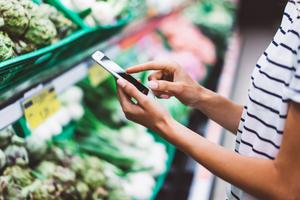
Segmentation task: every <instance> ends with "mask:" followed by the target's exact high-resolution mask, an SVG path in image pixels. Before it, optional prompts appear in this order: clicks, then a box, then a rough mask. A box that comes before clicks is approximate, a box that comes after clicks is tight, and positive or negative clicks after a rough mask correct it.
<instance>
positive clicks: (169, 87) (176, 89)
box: [148, 80, 182, 95]
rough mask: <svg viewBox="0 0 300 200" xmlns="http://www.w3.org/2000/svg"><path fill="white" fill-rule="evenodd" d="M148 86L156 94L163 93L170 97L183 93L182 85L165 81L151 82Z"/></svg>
mask: <svg viewBox="0 0 300 200" xmlns="http://www.w3.org/2000/svg"><path fill="white" fill-rule="evenodd" d="M148 86H149V88H150V89H151V90H153V91H154V92H161V93H163V94H168V95H175V94H177V93H180V91H182V85H181V84H180V83H177V82H170V81H164V80H157V81H149V83H148Z"/></svg>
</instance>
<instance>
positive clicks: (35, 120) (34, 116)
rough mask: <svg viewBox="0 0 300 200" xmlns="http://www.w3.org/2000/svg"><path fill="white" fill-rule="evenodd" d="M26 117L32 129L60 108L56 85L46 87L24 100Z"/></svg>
mask: <svg viewBox="0 0 300 200" xmlns="http://www.w3.org/2000/svg"><path fill="white" fill-rule="evenodd" d="M23 109H24V114H25V118H26V120H27V122H28V124H29V127H30V128H31V129H35V128H37V127H38V126H39V125H41V124H42V123H43V122H45V121H46V120H47V119H48V118H49V117H50V116H52V115H53V114H54V113H56V112H57V111H58V110H59V109H60V102H59V100H58V99H57V94H56V92H55V89H54V87H50V88H46V89H43V90H41V91H40V92H38V93H37V94H36V95H34V96H32V97H30V98H28V99H26V100H25V101H24V102H23Z"/></svg>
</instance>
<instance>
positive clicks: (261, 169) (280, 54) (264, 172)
mask: <svg viewBox="0 0 300 200" xmlns="http://www.w3.org/2000/svg"><path fill="white" fill-rule="evenodd" d="M145 70H155V73H154V74H152V75H151V76H150V77H149V80H150V82H149V87H150V88H151V89H152V90H153V92H154V93H155V95H156V96H158V97H160V98H165V99H167V98H170V97H171V96H174V97H176V98H178V99H179V100H180V101H181V102H182V103H184V104H186V105H188V106H190V107H193V108H196V109H199V110H200V111H201V112H203V113H204V114H206V115H207V116H208V117H209V118H211V119H212V120H214V121H216V122H217V123H219V124H220V125H222V126H223V127H224V128H226V129H228V130H230V131H231V132H232V133H236V134H237V139H236V148H235V152H233V151H228V150H226V149H224V148H223V147H221V146H218V145H216V144H213V143H210V142H209V141H207V140H206V139H205V138H203V137H201V136H199V135H198V134H196V133H194V132H192V131H191V130H189V129H188V128H186V127H184V126H182V125H181V124H179V123H178V122H176V121H175V120H174V119H172V117H171V116H170V115H169V114H168V113H167V112H166V111H165V110H164V109H163V108H162V107H160V106H159V105H158V104H156V103H155V102H154V101H153V100H151V99H150V98H148V97H147V96H145V95H143V94H142V93H140V92H139V91H138V90H137V89H136V88H135V87H134V86H132V85H131V84H130V83H129V82H127V81H125V80H123V79H119V80H117V84H118V96H119V100H120V103H121V105H122V108H123V111H124V112H125V114H126V116H127V118H128V119H130V120H132V121H135V122H137V123H139V124H142V125H144V126H146V127H148V128H150V129H152V130H154V131H155V132H157V133H158V134H160V136H162V137H163V138H165V139H167V140H168V141H170V142H171V143H173V144H174V145H176V146H177V147H178V148H180V149H181V150H182V151H184V152H186V153H187V154H189V155H190V156H192V157H193V158H194V159H195V160H196V161H198V162H199V163H200V164H202V165H203V166H205V167H206V168H207V169H209V170H210V171H212V172H213V173H214V174H215V175H217V176H219V177H221V178H222V179H224V180H226V181H228V182H229V183H231V184H232V187H231V191H229V192H228V198H229V199H247V200H248V199H280V200H283V199H300V182H299V181H300V3H298V2H295V1H289V2H288V4H287V6H286V9H285V12H284V16H283V19H282V23H281V26H280V28H279V30H278V32H277V33H276V35H275V37H274V39H273V41H272V42H271V44H270V45H269V47H268V48H267V49H266V51H265V52H264V54H263V55H262V56H261V57H260V59H259V61H258V63H257V65H256V67H255V69H254V72H253V74H252V77H251V84H250V88H249V92H248V101H247V104H246V106H245V107H242V106H241V105H237V104H235V103H233V102H231V101H230V100H228V99H225V98H223V97H221V96H219V95H218V94H215V93H214V92H212V91H209V90H207V89H206V88H204V87H202V86H200V85H198V84H197V83H196V82H195V81H193V80H192V79H191V78H190V77H189V76H188V75H187V74H186V73H185V72H184V71H183V70H182V69H181V67H180V66H178V65H177V64H176V63H173V62H151V63H147V64H142V65H138V66H134V67H131V68H129V69H128V70H127V72H128V73H137V72H141V71H145ZM131 98H134V99H136V100H137V102H138V103H137V104H135V103H133V102H132V101H131Z"/></svg>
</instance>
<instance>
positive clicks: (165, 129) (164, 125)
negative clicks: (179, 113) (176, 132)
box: [155, 115, 175, 138]
mask: <svg viewBox="0 0 300 200" xmlns="http://www.w3.org/2000/svg"><path fill="white" fill-rule="evenodd" d="M174 122H175V120H174V119H173V118H172V117H171V116H170V115H167V116H164V117H163V118H162V119H161V120H160V121H159V122H157V123H156V125H155V131H156V132H157V133H158V134H160V135H161V136H162V137H164V138H165V137H166V135H167V134H168V133H169V132H170V130H172V128H173V126H174Z"/></svg>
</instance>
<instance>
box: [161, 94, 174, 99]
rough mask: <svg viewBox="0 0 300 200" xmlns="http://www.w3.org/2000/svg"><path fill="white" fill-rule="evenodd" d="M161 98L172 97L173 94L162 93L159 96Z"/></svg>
mask: <svg viewBox="0 0 300 200" xmlns="http://www.w3.org/2000/svg"><path fill="white" fill-rule="evenodd" d="M159 98H161V99H170V98H171V96H170V95H167V94H162V95H160V96H159Z"/></svg>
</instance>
